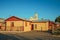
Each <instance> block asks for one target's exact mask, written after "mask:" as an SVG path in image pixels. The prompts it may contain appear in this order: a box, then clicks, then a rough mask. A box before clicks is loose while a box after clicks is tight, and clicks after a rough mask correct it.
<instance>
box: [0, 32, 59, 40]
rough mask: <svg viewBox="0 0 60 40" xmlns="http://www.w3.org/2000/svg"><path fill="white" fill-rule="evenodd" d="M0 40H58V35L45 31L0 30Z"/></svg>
mask: <svg viewBox="0 0 60 40" xmlns="http://www.w3.org/2000/svg"><path fill="white" fill-rule="evenodd" d="M0 40H60V37H58V36H54V35H51V34H50V33H47V32H37V31H31V32H23V33H20V32H0Z"/></svg>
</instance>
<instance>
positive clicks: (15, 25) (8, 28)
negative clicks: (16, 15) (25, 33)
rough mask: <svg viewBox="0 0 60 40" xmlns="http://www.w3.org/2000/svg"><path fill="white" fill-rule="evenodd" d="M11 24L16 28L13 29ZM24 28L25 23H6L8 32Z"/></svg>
mask: <svg viewBox="0 0 60 40" xmlns="http://www.w3.org/2000/svg"><path fill="white" fill-rule="evenodd" d="M11 22H14V27H11ZM22 26H24V21H6V30H7V31H9V30H11V29H12V31H16V30H20V27H22Z"/></svg>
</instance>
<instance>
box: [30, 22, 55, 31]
mask: <svg viewBox="0 0 60 40" xmlns="http://www.w3.org/2000/svg"><path fill="white" fill-rule="evenodd" d="M31 24H32V26H31V27H32V30H38V31H49V30H52V29H55V27H56V24H55V23H54V22H52V21H33V22H32V23H31Z"/></svg>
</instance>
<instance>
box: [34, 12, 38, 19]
mask: <svg viewBox="0 0 60 40" xmlns="http://www.w3.org/2000/svg"><path fill="white" fill-rule="evenodd" d="M34 19H35V20H38V13H37V12H35V14H34Z"/></svg>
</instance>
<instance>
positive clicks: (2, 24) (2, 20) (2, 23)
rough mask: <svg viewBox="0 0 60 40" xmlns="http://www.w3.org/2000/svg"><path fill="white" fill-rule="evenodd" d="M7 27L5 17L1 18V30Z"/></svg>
mask: <svg viewBox="0 0 60 40" xmlns="http://www.w3.org/2000/svg"><path fill="white" fill-rule="evenodd" d="M4 29H5V24H4V19H3V18H0V31H3V30H4Z"/></svg>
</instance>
